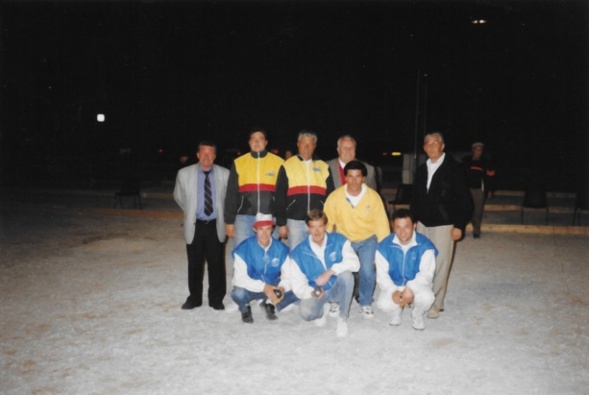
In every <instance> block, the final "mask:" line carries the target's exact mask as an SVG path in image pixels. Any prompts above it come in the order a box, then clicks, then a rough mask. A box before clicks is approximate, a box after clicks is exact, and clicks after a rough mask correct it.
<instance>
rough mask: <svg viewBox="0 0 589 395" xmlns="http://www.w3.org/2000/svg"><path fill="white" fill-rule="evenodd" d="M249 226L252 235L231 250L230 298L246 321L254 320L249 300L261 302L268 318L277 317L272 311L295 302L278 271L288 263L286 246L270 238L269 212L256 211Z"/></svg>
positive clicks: (271, 225)
mask: <svg viewBox="0 0 589 395" xmlns="http://www.w3.org/2000/svg"><path fill="white" fill-rule="evenodd" d="M253 228H254V232H255V235H254V236H252V237H250V238H248V239H246V240H244V241H243V242H242V243H240V244H239V245H238V246H237V247H236V248H235V249H234V250H233V265H234V270H233V273H234V275H233V290H232V292H231V298H232V299H233V301H234V302H235V303H236V304H237V306H238V307H239V311H240V312H241V320H242V321H243V322H245V323H246V324H251V323H253V322H254V318H253V316H252V309H251V307H250V305H249V304H250V302H251V301H252V300H262V301H263V302H262V303H261V304H260V306H261V307H262V309H263V310H264V312H265V314H266V318H267V319H269V320H275V319H277V318H278V317H277V316H276V310H278V311H280V310H282V309H283V308H285V307H286V306H288V305H290V304H291V303H293V302H296V301H297V298H296V296H295V295H294V293H293V292H292V291H291V290H290V287H289V284H288V283H285V281H284V280H283V279H282V270H283V268H284V267H285V263H288V247H287V246H286V245H285V244H284V243H281V242H280V241H278V240H277V239H275V238H273V237H272V232H273V231H274V220H273V219H272V215H271V214H262V213H258V214H257V215H256V218H255V221H254V223H253Z"/></svg>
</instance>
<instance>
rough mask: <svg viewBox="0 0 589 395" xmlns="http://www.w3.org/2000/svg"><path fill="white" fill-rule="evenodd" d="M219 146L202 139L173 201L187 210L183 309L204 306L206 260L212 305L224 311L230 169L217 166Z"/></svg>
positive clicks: (180, 175)
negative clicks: (226, 198)
mask: <svg viewBox="0 0 589 395" xmlns="http://www.w3.org/2000/svg"><path fill="white" fill-rule="evenodd" d="M216 153H217V148H216V146H215V145H214V144H213V143H210V142H201V143H200V144H199V145H198V152H197V154H196V157H197V158H198V163H197V164H194V165H191V166H188V167H185V168H183V169H180V170H179V171H178V176H177V177H176V186H175V188H174V200H176V203H178V205H179V206H180V208H181V209H182V210H183V211H184V238H185V240H186V253H187V255H188V290H189V291H190V295H189V296H188V298H186V302H185V303H184V304H183V305H182V309H184V310H190V309H193V308H195V307H199V306H201V305H202V292H203V276H204V264H205V261H206V262H207V265H208V272H209V291H208V297H209V306H211V307H212V308H213V309H215V310H224V309H225V306H224V305H223V298H224V297H225V292H226V290H227V284H226V281H227V280H226V277H225V249H224V244H223V243H224V241H225V221H224V220H223V211H224V206H225V195H226V192H227V180H228V179H229V170H228V169H226V168H224V167H221V166H218V165H215V164H214V161H215V158H216Z"/></svg>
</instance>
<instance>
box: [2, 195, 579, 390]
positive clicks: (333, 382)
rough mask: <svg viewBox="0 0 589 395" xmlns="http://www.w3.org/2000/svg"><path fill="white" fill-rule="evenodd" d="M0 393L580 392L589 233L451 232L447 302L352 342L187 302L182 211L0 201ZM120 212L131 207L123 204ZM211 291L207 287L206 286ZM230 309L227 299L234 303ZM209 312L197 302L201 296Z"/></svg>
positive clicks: (353, 325) (358, 321)
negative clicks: (455, 237)
mask: <svg viewBox="0 0 589 395" xmlns="http://www.w3.org/2000/svg"><path fill="white" fill-rule="evenodd" d="M0 208H1V211H0V215H1V217H0V218H1V226H0V246H1V254H0V281H1V285H0V287H1V295H2V303H1V306H0V316H1V317H2V318H1V324H0V339H1V353H0V359H1V368H0V393H1V394H11V395H12V394H15V395H16V394H19V395H20V394H260V393H261V394H266V393H279V394H304V393H318V394H360V393H363V394H366V395H368V394H384V393H393V394H497V393H506V394H581V393H586V391H587V388H589V361H588V357H587V350H588V349H589V327H588V325H587V324H588V323H589V309H588V305H589V296H588V294H587V292H586V290H587V289H589V266H588V261H589V260H588V258H589V254H588V247H587V246H588V241H589V236H587V235H568V236H564V235H542V234H519V233H502V232H490V233H485V234H484V235H483V238H482V239H480V240H474V239H472V238H470V237H468V238H466V239H465V240H464V241H462V242H460V243H459V245H458V248H457V253H456V259H455V264H454V268H453V271H452V276H451V281H450V288H449V291H448V295H447V299H446V311H445V312H444V313H442V315H441V317H440V318H439V319H437V320H427V321H426V325H427V328H426V330H425V331H423V332H417V331H415V330H413V329H412V327H411V319H410V315H409V312H405V314H404V316H403V324H402V325H401V326H400V327H390V326H389V325H388V321H389V317H388V316H387V315H386V314H384V313H383V312H381V311H378V310H377V311H376V313H375V315H376V317H375V319H374V320H372V321H366V320H363V319H362V318H361V317H360V315H359V309H358V306H357V305H356V304H355V303H354V305H353V306H352V312H351V317H350V320H349V327H350V332H349V335H348V337H347V338H345V339H338V338H336V337H335V321H334V320H333V319H331V318H330V319H329V320H330V321H328V324H327V326H326V327H325V328H318V327H316V326H315V325H313V324H310V323H305V322H303V321H302V320H301V319H300V318H299V317H298V311H297V310H296V309H295V310H292V311H289V312H284V313H282V314H281V315H280V318H279V320H277V321H273V322H270V321H267V320H266V319H265V318H264V316H263V314H262V312H261V310H259V309H258V308H257V307H255V308H254V319H255V323H254V324H253V325H245V324H243V323H242V322H241V321H240V316H239V313H237V312H233V313H228V312H217V311H214V310H212V309H211V308H209V307H201V308H199V309H195V310H192V311H183V310H181V309H180V306H181V304H182V302H183V301H184V299H185V298H186V296H187V286H186V261H185V260H186V258H185V247H184V244H183V241H182V236H181V227H180V221H179V219H178V218H176V217H174V216H173V215H171V216H165V215H164V216H160V217H158V216H156V215H145V216H131V215H108V213H107V214H104V213H99V212H90V213H89V212H85V211H83V210H82V211H78V210H75V209H72V208H67V207H65V206H59V205H57V206H56V205H36V204H32V203H31V204H29V203H27V204H16V203H14V202H8V203H7V202H4V203H3V204H2V205H0ZM129 213H131V212H130V211H129ZM205 297H206V295H205ZM225 303H226V304H227V305H229V304H230V301H229V297H226V299H225ZM204 305H205V306H206V301H205V303H204Z"/></svg>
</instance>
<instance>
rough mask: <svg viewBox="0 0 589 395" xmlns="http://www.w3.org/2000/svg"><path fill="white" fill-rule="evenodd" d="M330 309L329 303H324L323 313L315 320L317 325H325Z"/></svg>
mask: <svg viewBox="0 0 589 395" xmlns="http://www.w3.org/2000/svg"><path fill="white" fill-rule="evenodd" d="M328 309H329V305H328V304H324V305H323V315H322V316H321V317H320V318H317V319H316V320H313V322H314V323H315V325H317V326H318V327H323V326H325V324H326V323H327V311H328Z"/></svg>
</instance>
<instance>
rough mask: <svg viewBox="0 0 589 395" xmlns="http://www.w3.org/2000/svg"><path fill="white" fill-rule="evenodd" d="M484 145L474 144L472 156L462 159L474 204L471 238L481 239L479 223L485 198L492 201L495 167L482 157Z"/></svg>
mask: <svg viewBox="0 0 589 395" xmlns="http://www.w3.org/2000/svg"><path fill="white" fill-rule="evenodd" d="M484 149H485V144H483V143H481V142H476V143H474V144H473V145H472V155H468V156H465V157H464V158H462V162H463V164H464V168H465V171H466V184H467V185H468V187H469V188H470V194H471V196H472V201H473V203H474V212H473V214H472V236H473V237H474V238H475V239H478V238H480V237H481V222H482V221H483V210H484V208H485V200H486V199H487V197H488V198H489V199H493V194H494V193H495V166H494V165H493V163H492V162H491V160H489V159H488V158H487V157H486V156H485V155H484V152H483V151H484Z"/></svg>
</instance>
